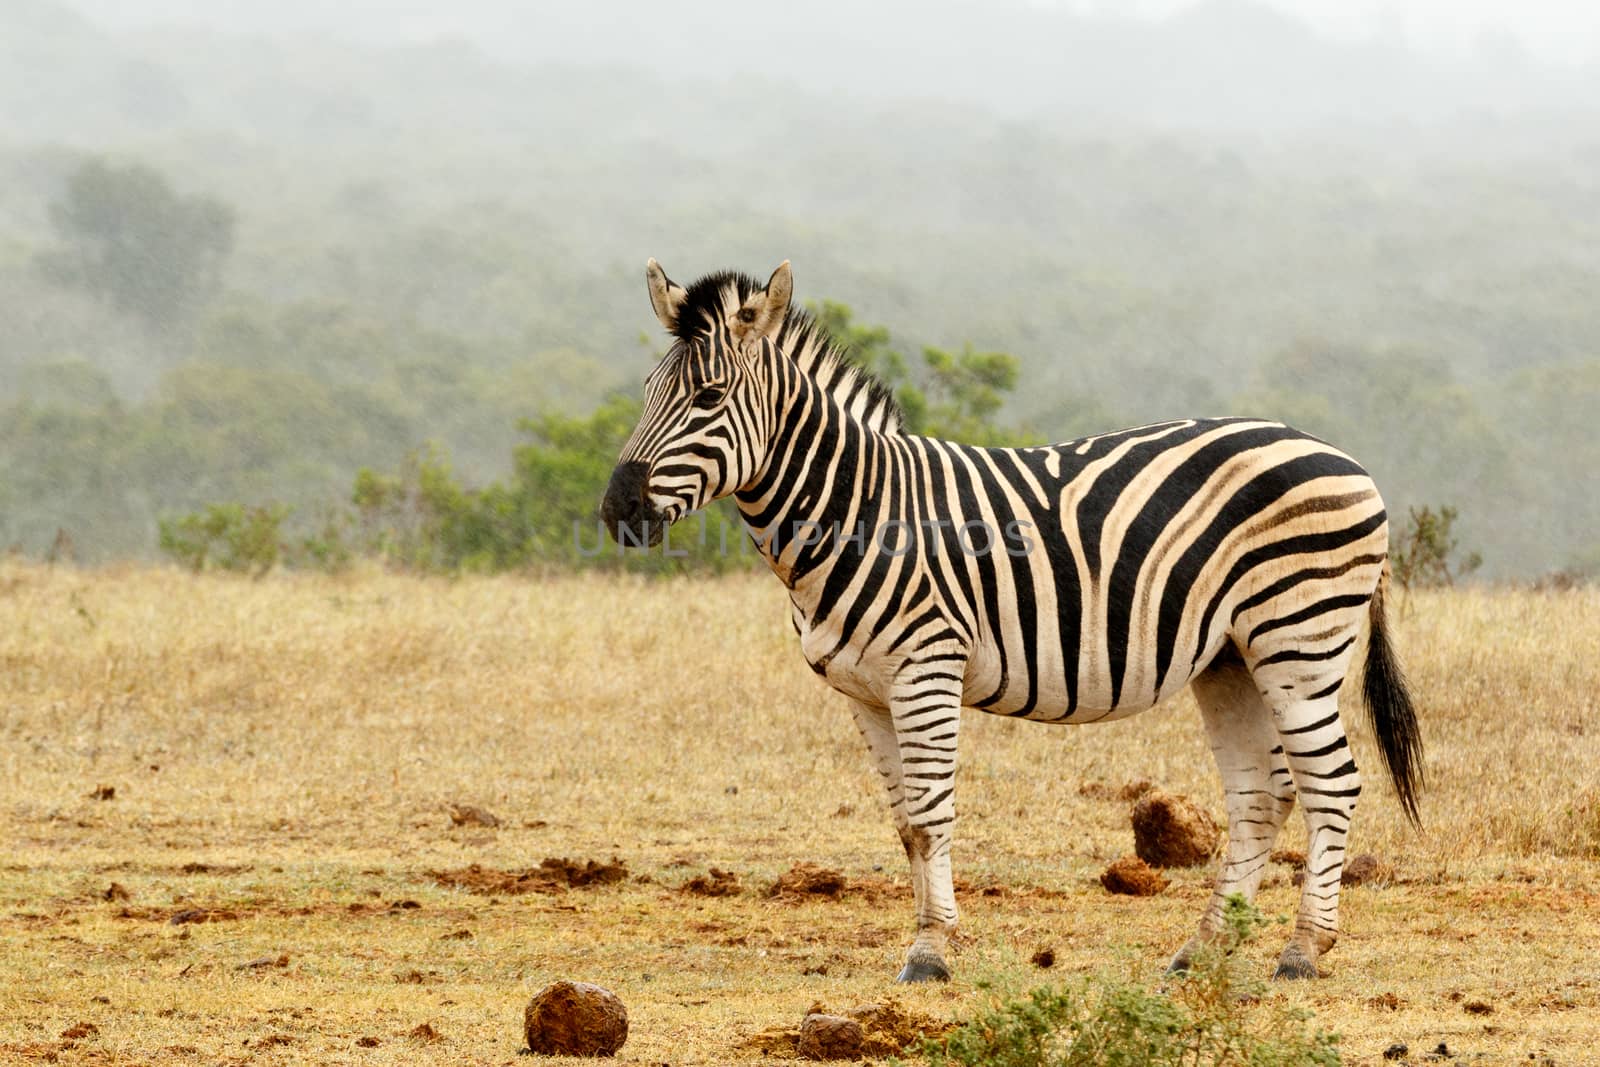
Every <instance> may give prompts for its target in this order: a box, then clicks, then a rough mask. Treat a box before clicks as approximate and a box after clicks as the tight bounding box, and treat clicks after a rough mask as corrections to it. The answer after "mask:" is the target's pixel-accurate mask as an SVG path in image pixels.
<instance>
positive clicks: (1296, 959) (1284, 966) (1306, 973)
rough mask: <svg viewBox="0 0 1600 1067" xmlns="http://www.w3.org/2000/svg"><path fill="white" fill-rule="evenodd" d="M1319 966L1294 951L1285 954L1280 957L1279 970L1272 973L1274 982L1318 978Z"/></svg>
mask: <svg viewBox="0 0 1600 1067" xmlns="http://www.w3.org/2000/svg"><path fill="white" fill-rule="evenodd" d="M1318 977H1320V975H1318V974H1317V965H1316V964H1315V963H1313V962H1311V961H1310V960H1308V959H1306V958H1305V955H1304V954H1303V953H1300V952H1296V951H1294V950H1292V949H1291V950H1290V951H1288V952H1285V953H1284V954H1283V955H1282V956H1279V957H1278V969H1277V970H1275V971H1273V972H1272V980H1273V981H1274V982H1285V981H1300V980H1302V979H1307V978H1318Z"/></svg>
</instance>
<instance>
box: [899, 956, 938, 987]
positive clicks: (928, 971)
mask: <svg viewBox="0 0 1600 1067" xmlns="http://www.w3.org/2000/svg"><path fill="white" fill-rule="evenodd" d="M895 981H897V982H948V981H950V972H949V970H948V969H946V967H945V965H944V964H943V963H940V962H939V961H938V960H925V959H924V960H912V961H911V962H909V963H907V964H906V966H905V970H903V971H901V972H900V977H899V978H896V979H895Z"/></svg>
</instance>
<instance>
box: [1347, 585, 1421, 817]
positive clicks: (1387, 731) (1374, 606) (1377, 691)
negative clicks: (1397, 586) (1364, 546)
mask: <svg viewBox="0 0 1600 1067" xmlns="http://www.w3.org/2000/svg"><path fill="white" fill-rule="evenodd" d="M1388 578H1389V574H1388V568H1387V567H1385V568H1384V574H1383V577H1382V578H1380V579H1379V581H1378V588H1377V589H1376V590H1374V592H1373V594H1372V602H1371V603H1370V604H1369V605H1368V607H1367V611H1368V617H1369V619H1370V621H1371V624H1372V627H1371V633H1370V636H1369V637H1368V639H1367V667H1366V670H1365V672H1363V677H1362V691H1363V695H1364V696H1365V697H1366V701H1367V715H1368V718H1369V720H1370V721H1371V723H1372V732H1373V733H1374V734H1376V735H1377V738H1378V745H1379V747H1380V748H1381V749H1382V751H1383V764H1384V766H1385V767H1387V768H1388V770H1389V777H1390V779H1391V780H1393V782H1394V789H1395V792H1396V793H1397V794H1398V795H1399V797H1400V806H1401V807H1402V808H1403V809H1404V810H1405V813H1406V818H1408V819H1410V820H1411V824H1412V825H1413V826H1415V827H1417V828H1419V829H1420V828H1421V826H1422V816H1421V813H1420V812H1419V811H1418V808H1417V797H1418V795H1419V794H1420V793H1421V792H1422V786H1423V774H1422V732H1421V730H1419V729H1418V728H1417V709H1416V707H1415V706H1414V705H1413V704H1412V702H1411V691H1410V690H1409V689H1408V688H1407V687H1406V679H1405V675H1404V674H1403V673H1402V672H1401V670H1400V661H1399V660H1398V659H1397V658H1396V657H1395V653H1394V646H1393V645H1391V644H1390V643H1389V626H1388V619H1387V616H1386V614H1385V612H1384V609H1383V591H1384V587H1385V586H1386V585H1388Z"/></svg>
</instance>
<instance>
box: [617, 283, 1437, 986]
mask: <svg viewBox="0 0 1600 1067" xmlns="http://www.w3.org/2000/svg"><path fill="white" fill-rule="evenodd" d="M646 278H647V282H648V287H649V294H650V302H651V306H652V307H653V309H654V311H655V314H656V317H657V318H658V319H659V320H660V322H661V324H662V326H664V327H665V328H666V329H667V331H668V332H669V334H670V335H671V337H672V344H671V347H670V348H669V350H668V351H667V353H666V354H665V355H664V356H663V357H662V358H661V360H660V361H659V363H658V364H657V365H656V366H655V368H654V369H653V370H652V372H651V373H650V375H649V377H648V378H647V380H646V383H645V388H644V404H643V409H642V412H641V415H640V418H639V422H638V425H637V426H636V427H635V428H634V430H633V433H632V435H631V436H630V437H629V438H628V440H627V442H626V444H625V445H624V446H623V449H622V453H621V456H620V457H619V460H618V463H617V466H616V468H615V469H614V471H613V473H612V475H611V478H610V481H609V484H608V485H607V487H606V490H605V495H604V498H603V500H602V503H601V507H600V514H601V518H602V520H603V522H604V524H605V525H606V527H607V529H608V530H609V532H610V534H611V536H612V537H613V538H614V539H616V540H617V541H618V542H619V544H621V543H632V544H637V545H644V544H649V545H654V544H658V543H659V542H660V540H661V536H662V533H663V532H664V531H665V530H666V528H667V527H668V526H670V525H671V524H672V523H673V522H674V521H676V520H677V519H679V518H681V517H683V516H684V515H686V514H688V513H690V512H693V511H696V510H698V509H700V508H703V507H705V506H706V505H708V504H710V503H711V502H712V501H713V500H716V499H719V498H721V497H726V496H732V497H733V498H734V500H735V502H736V504H737V506H738V509H739V512H740V514H741V515H742V517H743V520H744V523H745V525H746V527H747V530H748V533H749V534H750V536H751V538H752V539H753V540H754V542H755V544H756V546H757V548H758V550H759V551H760V553H761V555H762V556H763V557H764V558H765V560H766V562H767V564H768V565H769V566H770V567H771V569H772V571H773V573H774V574H776V575H777V576H778V578H779V579H781V580H782V582H783V583H784V585H785V586H786V587H787V589H788V591H789V599H790V603H791V606H792V611H791V616H792V620H793V623H794V628H795V630H796V632H797V633H798V634H799V638H800V648H801V652H802V653H803V654H804V656H805V658H806V660H807V662H808V663H809V664H810V665H811V668H812V670H813V671H815V672H816V673H817V674H818V675H820V676H821V677H822V678H823V679H824V680H825V681H826V682H827V683H828V684H829V685H830V686H831V687H832V688H834V689H836V690H838V691H839V692H840V693H842V694H843V695H844V696H845V697H847V698H848V699H849V702H850V707H851V711H852V713H853V714H854V717H855V723H856V726H857V728H858V729H859V731H860V733H861V734H862V736H863V737H864V738H865V740H866V743H867V747H868V749H869V750H870V753H871V756H872V759H873V761H874V762H875V764H876V768H877V772H878V774H879V776H881V778H882V780H883V784H884V786H885V789H886V791H887V794H888V798H889V806H890V810H891V812H892V814H893V817H894V823H895V827H896V829H897V830H898V832H899V835H900V839H901V841H902V843H903V844H904V846H905V852H906V856H907V858H908V860H909V862H910V867H911V883H912V887H913V893H914V897H915V909H916V936H915V940H914V941H913V942H912V944H911V947H910V949H909V950H908V952H907V954H906V958H905V965H904V967H903V969H902V970H901V971H900V974H899V980H900V981H906V982H916V981H929V980H948V979H949V977H950V971H949V967H948V966H947V964H946V962H945V959H946V952H947V949H948V947H949V942H950V936H951V934H952V932H953V931H954V929H955V925H956V918H957V913H956V901H955V895H954V892H953V889H952V884H951V866H950V846H951V838H952V828H953V824H954V819H955V799H954V798H955V789H954V778H955V768H956V742H957V736H958V734H959V732H960V723H961V709H962V708H963V707H969V708H974V709H978V710H981V711H985V712H989V713H993V714H997V715H1007V716H1012V717H1017V718H1025V719H1031V720H1035V721H1041V722H1051V723H1086V722H1104V721H1110V720H1114V719H1119V718H1124V717H1126V716H1129V715H1133V714H1135V713H1137V712H1140V711H1144V710H1146V709H1148V708H1150V707H1152V706H1154V705H1155V704H1157V703H1159V702H1160V701H1162V700H1165V699H1167V698H1169V697H1171V696H1173V695H1174V694H1175V693H1177V692H1179V691H1180V690H1181V689H1183V688H1184V687H1185V686H1190V687H1192V688H1193V691H1194V696H1195V698H1196V701H1197V702H1198V704H1199V706H1200V712H1201V717H1202V719H1203V721H1204V725H1205V731H1206V734H1207V738H1208V741H1209V743H1210V747H1211V749H1212V752H1213V754H1214V756H1215V758H1216V762H1217V766H1218V769H1219V771H1220V774H1221V778H1222V783H1223V787H1224V790H1225V797H1226V810H1227V822H1228V834H1227V844H1226V851H1225V852H1224V854H1223V856H1222V862H1221V869H1220V871H1219V873H1218V875H1217V879H1216V885H1215V891H1214V892H1213V894H1212V896H1211V898H1210V900H1209V903H1208V904H1207V906H1206V909H1205V911H1204V913H1203V915H1202V917H1201V919H1200V923H1199V928H1198V930H1197V932H1196V933H1195V935H1194V936H1193V937H1192V938H1190V939H1189V940H1188V942H1187V943H1186V944H1185V945H1184V946H1183V947H1182V948H1181V949H1180V950H1179V951H1178V952H1177V954H1176V955H1175V956H1174V957H1173V958H1172V960H1171V963H1170V965H1169V970H1170V971H1173V972H1178V971H1183V970H1185V969H1186V968H1187V967H1188V966H1189V965H1190V963H1191V961H1192V958H1193V957H1194V956H1195V954H1196V952H1198V951H1199V950H1200V949H1201V948H1202V947H1204V946H1206V945H1209V944H1217V943H1219V942H1221V941H1223V940H1225V933H1224V922H1223V914H1224V907H1225V904H1226V902H1227V900H1228V898H1229V897H1230V895H1232V894H1241V895H1242V896H1243V897H1244V898H1245V899H1247V900H1248V899H1253V897H1254V894H1255V892H1256V889H1257V887H1258V886H1259V885H1260V883H1261V880H1262V875H1263V873H1264V871H1265V869H1266V865H1267V863H1268V857H1269V853H1270V851H1271V849H1272V848H1273V845H1274V842H1275V841H1276V838H1277V836H1278V832H1279V830H1280V828H1281V827H1282V826H1283V824H1284V822H1285V820H1286V818H1287V816H1288V814H1289V812H1290V810H1291V808H1292V807H1293V805H1294V802H1295V799H1296V797H1297V796H1298V797H1299V799H1300V802H1301V806H1302V808H1303V810H1304V817H1305V823H1306V834H1307V849H1306V852H1307V860H1306V867H1305V878H1304V883H1303V888H1302V890H1301V894H1300V902H1299V908H1298V913H1297V917H1296V921H1295V924H1294V926H1293V929H1292V933H1291V935H1290V938H1289V942H1288V944H1287V946H1286V947H1285V948H1284V949H1283V950H1282V953H1281V955H1280V956H1279V958H1278V963H1277V967H1276V970H1275V972H1274V977H1275V978H1284V979H1298V978H1314V977H1316V976H1317V973H1318V972H1317V960H1318V958H1319V957H1320V956H1321V955H1322V954H1323V953H1325V952H1327V951H1328V950H1329V949H1330V948H1331V947H1332V946H1333V944H1334V941H1335V940H1336V937H1337V933H1338V908H1339V888H1340V875H1341V872H1342V868H1343V864H1344V858H1345V842H1346V838H1347V835H1348V833H1349V829H1350V821H1351V816H1352V813H1353V811H1354V809H1355V804H1356V798H1357V796H1358V794H1359V793H1360V791H1361V779H1360V776H1359V775H1358V773H1357V769H1356V764H1355V761H1354V759H1353V758H1352V753H1351V750H1350V745H1349V742H1348V740H1347V738H1346V734H1345V730H1344V726H1343V724H1342V722H1341V720H1340V715H1339V695H1340V689H1341V686H1342V683H1343V681H1344V678H1345V675H1346V673H1347V671H1348V670H1349V668H1350V664H1351V661H1352V658H1353V657H1354V656H1355V653H1356V651H1357V641H1358V637H1359V633H1360V630H1361V629H1362V623H1363V617H1364V618H1365V621H1366V625H1367V628H1368V630H1369V635H1368V640H1367V644H1366V663H1365V672H1364V696H1365V698H1366V705H1367V709H1368V715H1369V718H1370V721H1371V724H1372V727H1373V732H1374V734H1375V735H1376V738H1377V741H1378V744H1379V748H1380V751H1381V753H1382V757H1383V760H1384V763H1385V766H1386V768H1387V770H1388V772H1389V776H1390V779H1391V780H1392V782H1393V785H1394V788H1395V791H1396V794H1397V796H1398V799H1399V802H1400V805H1401V807H1402V809H1403V810H1404V812H1405V814H1406V816H1407V817H1408V818H1409V819H1410V820H1411V821H1412V822H1413V823H1414V824H1417V825H1420V821H1419V816H1418V797H1419V794H1420V792H1421V789H1422V785H1423V775H1422V741H1421V735H1420V733H1419V730H1418V725H1417V720H1416V715H1415V711H1414V708H1413V704H1412V700H1411V697H1410V695H1409V693H1408V690H1407V687H1406V684H1405V681H1404V678H1403V675H1402V674H1401V672H1400V669H1399V665H1398V662H1397V659H1396V656H1395V652H1394V650H1393V648H1392V647H1391V644H1390V639H1389V632H1388V629H1387V626H1386V623H1385V612H1384V599H1383V595H1384V588H1385V581H1386V577H1387V570H1388V567H1387V555H1388V520H1387V515H1386V513H1385V510H1384V504H1383V500H1382V498H1381V497H1380V496H1379V494H1378V490H1377V488H1376V486H1375V485H1374V484H1373V482H1372V479H1371V478H1370V477H1369V476H1368V474H1367V473H1366V471H1364V470H1363V469H1362V468H1361V467H1360V466H1359V465H1358V464H1357V463H1356V462H1355V461H1354V460H1353V459H1351V458H1350V457H1349V456H1347V455H1345V454H1344V453H1343V452H1340V451H1338V450H1337V449H1335V448H1333V447H1331V446H1329V445H1327V444H1325V443H1324V442H1322V441H1320V440H1318V439H1316V438H1314V437H1311V436H1309V435H1307V434H1305V433H1301V432H1299V431H1297V430H1293V429H1290V428H1289V427H1287V426H1284V425H1282V424H1280V423H1276V422H1270V421H1266V420H1261V419H1251V418H1204V419H1183V420H1177V421H1172V422H1163V423H1157V424H1155V425H1150V426H1140V427H1135V428H1132V429H1125V430H1119V431H1116V432H1112V433H1105V434H1100V435H1097V436H1093V437H1086V438H1083V439H1081V440H1077V441H1069V442H1067V443H1065V444H1057V445H1049V446H1042V447H1028V448H980V447H974V446H970V445H965V444H959V443H955V442H951V441H945V440H939V439H936V438H932V437H923V436H916V435H912V434H909V433H906V432H905V431H904V430H903V429H902V426H901V415H900V411H899V408H898V407H897V405H896V403H895V400H894V398H893V397H892V395H891V394H890V392H889V391H888V390H887V389H886V388H885V387H884V386H883V385H882V384H881V383H880V382H879V381H878V380H877V379H876V378H874V377H873V376H872V375H871V374H869V373H867V372H866V371H864V370H863V369H862V368H861V367H860V366H858V365H856V364H854V363H853V362H851V360H850V358H849V356H848V354H847V353H846V352H845V351H843V350H842V348H841V347H840V346H839V345H837V344H836V343H835V342H834V340H833V339H832V338H830V337H829V336H828V335H827V333H826V332H825V331H824V330H823V329H822V328H821V327H820V326H819V324H818V323H817V322H816V320H815V319H814V318H813V317H812V316H811V315H809V314H808V313H807V312H806V311H804V310H803V309H801V308H797V307H795V306H792V303H791V297H792V295H793V288H794V285H793V276H792V272H791V268H790V265H789V263H788V261H785V262H784V263H783V264H781V265H780V266H779V267H778V268H777V270H775V271H774V272H773V273H772V275H771V277H770V278H769V279H768V281H767V283H766V284H765V285H761V284H760V283H759V281H757V280H756V279H754V278H751V277H749V276H747V275H743V274H739V273H735V272H722V273H715V274H710V275H707V276H706V277H703V278H701V279H700V280H698V281H696V282H695V283H693V284H692V285H689V286H688V287H684V286H681V285H678V284H677V283H675V282H673V281H672V280H671V279H669V278H668V277H667V275H666V273H665V272H664V271H663V270H662V269H661V267H660V265H659V264H658V263H656V261H655V260H654V259H652V260H650V261H649V263H648V265H647V267H646ZM985 537H986V538H987V541H985V542H984V543H982V544H980V543H979V542H980V541H981V540H983V539H984V538H985Z"/></svg>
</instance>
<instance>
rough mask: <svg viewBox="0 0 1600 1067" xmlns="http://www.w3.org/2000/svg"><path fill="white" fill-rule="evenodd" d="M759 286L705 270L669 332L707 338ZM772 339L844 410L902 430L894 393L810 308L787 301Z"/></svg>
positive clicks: (870, 424)
mask: <svg viewBox="0 0 1600 1067" xmlns="http://www.w3.org/2000/svg"><path fill="white" fill-rule="evenodd" d="M761 288H762V283H761V282H759V281H757V280H756V279H754V278H752V277H750V276H749V275H748V274H740V273H738V272H736V271H718V272H717V273H715V274H707V275H706V276H705V277H703V278H701V279H699V280H698V281H696V282H694V283H693V284H692V285H690V286H689V287H688V289H687V290H686V293H687V295H686V296H685V297H684V300H683V303H682V304H680V305H679V307H678V324H677V327H676V328H675V329H674V330H673V334H674V336H676V337H677V338H678V339H679V340H680V341H686V342H689V343H693V342H695V341H699V340H702V339H704V338H706V337H707V336H709V335H710V333H711V330H712V328H713V327H714V326H716V325H717V324H719V323H724V322H728V321H729V320H731V319H732V318H733V316H734V314H735V313H736V312H737V311H738V310H739V308H740V307H741V306H743V304H744V302H745V300H747V299H748V298H749V297H750V294H752V293H755V292H758V291H759V290H760V289H761ZM774 343H775V344H776V346H777V348H778V351H780V352H782V353H783V354H784V355H785V356H788V357H789V358H790V359H791V360H793V361H794V364H795V366H797V367H798V368H800V370H801V371H802V372H804V373H805V374H806V376H807V377H809V378H810V379H811V380H812V381H814V382H816V383H817V384H818V385H819V386H821V387H822V389H823V390H825V391H826V392H827V393H829V394H830V395H831V396H832V397H833V398H834V399H835V400H837V401H838V402H839V406H840V407H841V408H843V409H844V411H845V413H846V414H847V415H849V416H850V417H852V418H854V419H856V420H857V421H858V422H860V423H862V424H863V425H864V426H866V427H867V428H868V429H871V430H876V431H878V432H879V433H891V434H897V433H900V432H901V427H902V425H903V424H904V421H905V419H904V415H903V413H902V412H901V410H900V404H899V403H898V402H897V401H896V400H895V398H894V393H893V392H891V391H890V389H889V387H888V386H887V385H885V384H884V383H883V382H882V381H880V380H879V379H878V377H877V376H876V375H874V374H873V373H872V372H871V371H869V370H867V369H866V368H865V367H863V366H862V365H861V364H860V363H858V362H856V360H855V358H854V356H853V354H852V353H851V352H850V350H849V347H848V346H847V345H845V344H843V343H841V342H840V341H839V340H838V339H836V338H835V337H833V335H831V334H830V333H828V331H827V330H825V329H824V328H823V327H822V325H821V323H819V322H817V320H816V318H815V317H814V316H813V315H812V314H811V313H810V312H808V311H806V310H805V309H804V308H801V307H797V306H795V305H794V304H790V306H789V312H788V314H787V315H785V316H784V320H783V325H782V326H781V327H779V329H778V334H777V337H776V338H775V340H774Z"/></svg>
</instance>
